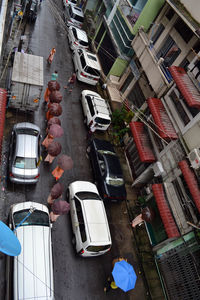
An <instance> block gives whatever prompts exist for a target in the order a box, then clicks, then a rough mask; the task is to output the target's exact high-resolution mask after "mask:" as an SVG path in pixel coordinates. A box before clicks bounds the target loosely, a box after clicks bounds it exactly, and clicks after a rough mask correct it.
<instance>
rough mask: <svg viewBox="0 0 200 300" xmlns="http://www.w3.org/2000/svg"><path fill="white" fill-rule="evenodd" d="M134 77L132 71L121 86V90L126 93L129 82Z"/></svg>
mask: <svg viewBox="0 0 200 300" xmlns="http://www.w3.org/2000/svg"><path fill="white" fill-rule="evenodd" d="M133 79H134V75H133V73H132V72H130V74H129V75H128V77H127V78H126V80H125V82H124V84H123V85H122V87H121V88H120V91H121V92H122V93H124V92H125V91H126V89H127V87H128V86H129V84H130V83H131V81H132V80H133Z"/></svg>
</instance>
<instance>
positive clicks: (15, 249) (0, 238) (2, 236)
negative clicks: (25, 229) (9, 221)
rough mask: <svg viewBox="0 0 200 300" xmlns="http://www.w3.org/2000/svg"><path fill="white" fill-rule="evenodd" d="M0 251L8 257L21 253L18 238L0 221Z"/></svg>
mask: <svg viewBox="0 0 200 300" xmlns="http://www.w3.org/2000/svg"><path fill="white" fill-rule="evenodd" d="M0 251H1V252H3V253H5V254H7V255H10V256H17V255H19V254H20V253H21V244H20V242H19V240H18V238H17V237H16V235H15V234H14V233H13V232H12V230H11V229H10V228H9V227H8V226H7V225H6V224H4V223H3V222H2V221H0Z"/></svg>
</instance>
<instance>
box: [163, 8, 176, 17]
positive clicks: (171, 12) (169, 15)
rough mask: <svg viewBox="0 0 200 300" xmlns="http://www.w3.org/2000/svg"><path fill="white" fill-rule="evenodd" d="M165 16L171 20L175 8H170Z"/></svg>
mask: <svg viewBox="0 0 200 300" xmlns="http://www.w3.org/2000/svg"><path fill="white" fill-rule="evenodd" d="M165 16H166V18H167V19H168V20H171V19H172V18H173V16H174V10H173V9H172V8H170V9H169V10H168V12H167V13H166V15H165Z"/></svg>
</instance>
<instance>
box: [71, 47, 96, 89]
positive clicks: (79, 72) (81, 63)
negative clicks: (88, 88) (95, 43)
mask: <svg viewBox="0 0 200 300" xmlns="http://www.w3.org/2000/svg"><path fill="white" fill-rule="evenodd" d="M72 59H73V62H74V68H75V72H76V76H77V79H78V80H80V81H83V82H86V83H88V84H91V85H96V84H97V82H98V81H99V78H100V74H101V73H100V72H101V66H100V63H99V60H98V57H97V55H96V54H94V53H92V52H89V51H86V50H85V49H75V50H74V52H73V54H72Z"/></svg>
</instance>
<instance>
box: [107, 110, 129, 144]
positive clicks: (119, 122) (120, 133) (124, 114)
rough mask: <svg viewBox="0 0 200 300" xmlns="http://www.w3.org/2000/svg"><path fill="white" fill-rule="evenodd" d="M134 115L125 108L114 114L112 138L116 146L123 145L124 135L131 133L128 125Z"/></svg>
mask: <svg viewBox="0 0 200 300" xmlns="http://www.w3.org/2000/svg"><path fill="white" fill-rule="evenodd" d="M133 116H134V113H133V112H131V111H127V110H126V109H125V108H122V109H116V110H115V111H114V112H113V114H112V119H111V121H112V132H111V135H112V138H113V142H114V144H115V145H121V144H122V143H123V137H124V135H125V134H126V133H127V132H128V131H129V128H127V125H126V123H127V124H129V123H130V121H131V119H132V118H133Z"/></svg>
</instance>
